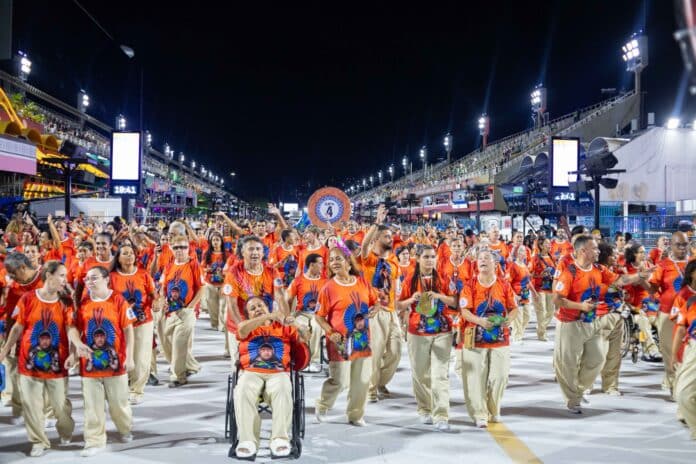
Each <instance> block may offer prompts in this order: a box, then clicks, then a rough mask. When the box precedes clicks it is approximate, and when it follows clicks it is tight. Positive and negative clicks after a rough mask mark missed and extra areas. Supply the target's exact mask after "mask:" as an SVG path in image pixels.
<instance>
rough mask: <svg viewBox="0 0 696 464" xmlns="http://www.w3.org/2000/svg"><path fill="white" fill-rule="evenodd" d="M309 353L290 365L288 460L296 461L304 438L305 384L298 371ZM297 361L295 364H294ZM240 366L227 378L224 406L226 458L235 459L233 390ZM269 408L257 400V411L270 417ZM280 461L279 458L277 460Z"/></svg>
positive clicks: (235, 431)
mask: <svg viewBox="0 0 696 464" xmlns="http://www.w3.org/2000/svg"><path fill="white" fill-rule="evenodd" d="M308 353H309V351H308V350H307V352H306V353H300V354H299V355H298V356H296V357H295V356H293V361H291V363H290V383H291V385H292V436H291V438H290V446H291V450H290V455H289V456H287V457H288V458H292V459H297V458H299V457H300V456H301V455H302V439H303V438H304V436H305V384H304V377H303V376H302V374H301V373H300V370H302V369H304V367H305V365H306V364H307V363H308V361H309V356H308ZM295 360H297V363H296V362H295ZM240 370H241V365H240V363H239V361H237V369H236V371H235V373H234V374H230V375H229V376H228V377H227V404H226V406H225V438H226V439H228V440H229V442H230V445H231V446H230V450H229V452H228V453H227V456H228V457H230V458H236V459H242V458H237V445H238V444H239V438H238V436H237V421H236V417H235V411H234V388H235V387H236V385H237V382H238V381H239V371H240ZM271 409H272V408H271V406H270V405H269V404H267V403H266V402H265V401H264V400H263V397H260V398H259V403H258V411H259V414H261V413H264V412H265V413H268V414H271V415H272V410H271ZM255 458H256V456H254V457H253V458H247V459H244V460H250V461H253V460H254V459H255ZM279 459H280V458H279Z"/></svg>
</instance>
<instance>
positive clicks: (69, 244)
mask: <svg viewBox="0 0 696 464" xmlns="http://www.w3.org/2000/svg"><path fill="white" fill-rule="evenodd" d="M74 238H75V236H74V235H73V234H68V236H67V237H66V238H64V239H63V240H61V241H60V246H61V249H62V251H63V256H62V257H61V260H62V263H63V264H65V265H66V266H69V265H70V264H72V261H73V259H75V255H76V254H77V252H76V250H75V242H74V241H73V239H74Z"/></svg>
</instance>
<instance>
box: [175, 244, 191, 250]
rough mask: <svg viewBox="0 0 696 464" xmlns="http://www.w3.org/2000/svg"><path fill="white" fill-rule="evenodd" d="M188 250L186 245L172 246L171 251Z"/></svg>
mask: <svg viewBox="0 0 696 464" xmlns="http://www.w3.org/2000/svg"><path fill="white" fill-rule="evenodd" d="M187 248H188V245H178V246H173V247H172V250H185V249H187Z"/></svg>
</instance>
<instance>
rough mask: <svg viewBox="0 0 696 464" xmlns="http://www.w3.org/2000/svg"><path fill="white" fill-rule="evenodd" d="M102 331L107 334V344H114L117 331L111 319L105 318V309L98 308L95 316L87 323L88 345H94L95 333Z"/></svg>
mask: <svg viewBox="0 0 696 464" xmlns="http://www.w3.org/2000/svg"><path fill="white" fill-rule="evenodd" d="M98 331H101V332H103V333H104V335H105V336H106V344H107V345H109V346H114V342H115V341H116V331H115V330H114V326H113V325H112V324H111V321H110V320H108V319H104V309H103V308H97V309H95V310H94V317H93V318H92V319H90V320H89V322H88V323H87V346H92V345H93V344H94V335H95V333H96V332H98Z"/></svg>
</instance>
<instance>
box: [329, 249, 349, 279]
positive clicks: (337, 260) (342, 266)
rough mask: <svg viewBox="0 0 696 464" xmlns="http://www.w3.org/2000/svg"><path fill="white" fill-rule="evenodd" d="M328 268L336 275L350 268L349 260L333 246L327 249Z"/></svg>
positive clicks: (346, 271)
mask: <svg viewBox="0 0 696 464" xmlns="http://www.w3.org/2000/svg"><path fill="white" fill-rule="evenodd" d="M329 269H331V272H333V273H334V274H338V275H343V274H344V273H346V274H347V273H348V271H349V270H350V262H349V261H348V260H347V259H346V257H345V256H344V255H343V252H342V251H341V250H340V249H339V248H334V249H332V250H331V251H329Z"/></svg>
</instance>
